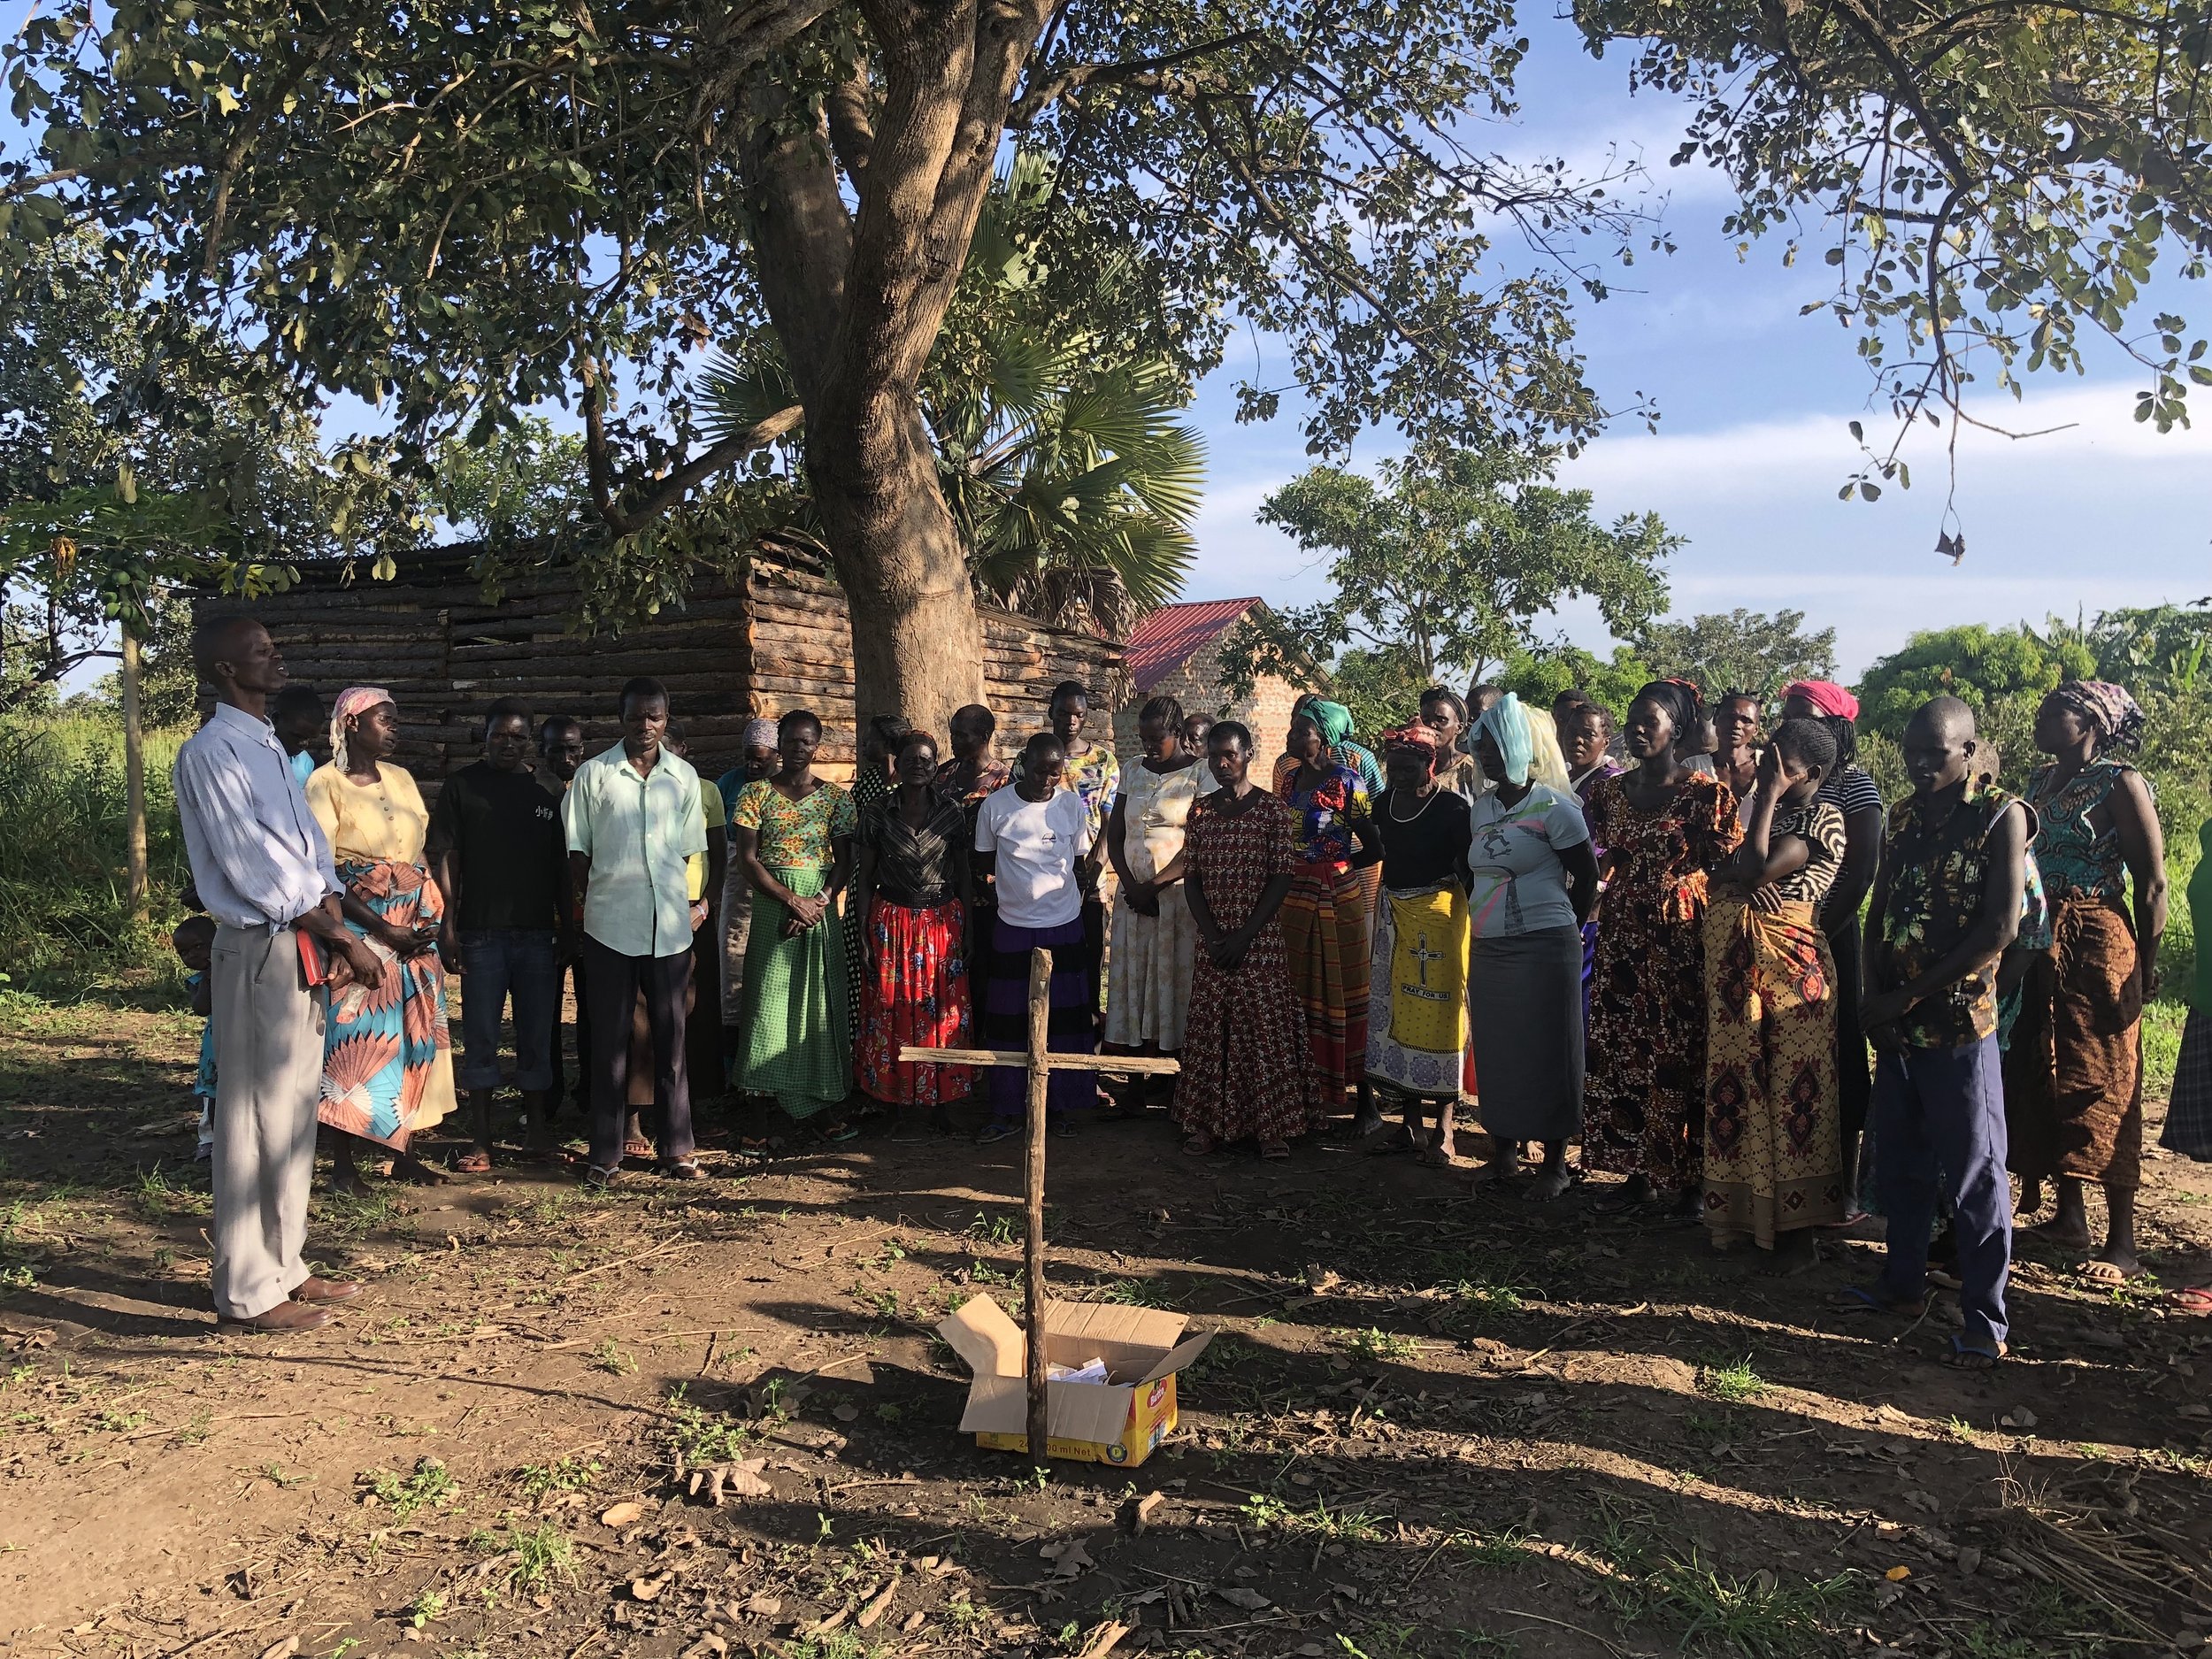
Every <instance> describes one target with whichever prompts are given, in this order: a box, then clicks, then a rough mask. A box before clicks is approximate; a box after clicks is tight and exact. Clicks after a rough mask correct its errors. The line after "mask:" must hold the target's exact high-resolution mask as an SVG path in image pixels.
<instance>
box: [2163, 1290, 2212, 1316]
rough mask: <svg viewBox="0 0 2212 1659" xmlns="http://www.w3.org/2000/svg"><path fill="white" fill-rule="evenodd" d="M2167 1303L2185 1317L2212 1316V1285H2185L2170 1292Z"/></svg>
mask: <svg viewBox="0 0 2212 1659" xmlns="http://www.w3.org/2000/svg"><path fill="white" fill-rule="evenodd" d="M2166 1305H2167V1306H2168V1307H2169V1308H2170V1309H2171V1310H2173V1311H2174V1312H2176V1313H2177V1314H2180V1315H2182V1316H2183V1317H2185V1318H2191V1319H2208V1318H2212V1285H2185V1286H2182V1287H2181V1288H2180V1289H2179V1290H2177V1291H2171V1292H2170V1293H2168V1294H2167V1297H2166Z"/></svg>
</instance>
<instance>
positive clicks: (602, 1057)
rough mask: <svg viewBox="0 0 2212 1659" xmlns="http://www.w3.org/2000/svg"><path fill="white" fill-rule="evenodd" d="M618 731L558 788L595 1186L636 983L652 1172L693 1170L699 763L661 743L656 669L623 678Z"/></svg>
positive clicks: (701, 914)
mask: <svg viewBox="0 0 2212 1659" xmlns="http://www.w3.org/2000/svg"><path fill="white" fill-rule="evenodd" d="M621 712H622V741H620V742H619V743H618V744H616V745H615V746H614V747H613V748H612V749H608V750H606V751H605V752H604V753H603V754H599V755H595V756H594V757H592V758H591V759H589V760H588V761H586V762H585V763H584V764H582V765H580V766H579V767H578V768H577V769H576V776H575V778H574V779H573V780H572V781H571V783H570V784H569V787H568V793H567V794H566V795H563V796H562V797H561V822H562V824H563V825H564V826H565V828H566V830H567V832H568V851H569V864H570V868H571V870H572V872H573V874H574V877H575V885H576V891H577V892H579V893H580V894H582V895H583V896H584V946H583V956H584V983H585V986H586V987H587V988H586V995H587V996H588V999H589V1001H590V1008H589V1010H588V1019H589V1021H590V1025H591V1164H590V1166H589V1168H588V1169H587V1170H586V1171H585V1179H587V1180H588V1181H592V1182H594V1183H597V1184H602V1185H603V1184H604V1183H606V1182H607V1181H610V1180H611V1179H614V1175H615V1172H616V1171H618V1170H619V1169H620V1168H621V1166H622V1129H623V1119H624V1116H625V1112H626V1104H625V1102H626V1099H627V1097H628V1094H629V1082H630V1021H631V1016H632V1011H633V1010H634V1009H635V1007H636V1005H637V999H638V995H639V993H640V992H642V993H643V994H644V996H645V1008H646V1014H647V1018H648V1019H649V1023H650V1024H651V1025H652V1030H653V1065H654V1079H653V1081H654V1090H653V1092H654V1098H655V1099H656V1100H657V1101H660V1102H664V1108H663V1110H662V1112H661V1114H660V1117H661V1121H660V1122H658V1123H657V1124H656V1125H654V1138H655V1140H656V1141H657V1142H658V1143H659V1148H660V1169H661V1173H662V1174H664V1175H665V1176H668V1177H670V1178H671V1179H676V1180H696V1179H699V1166H698V1164H696V1163H695V1162H694V1161H693V1159H692V1153H693V1152H694V1151H695V1149H696V1148H695V1142H694V1141H693V1140H692V1133H691V1082H690V1078H689V1076H688V1073H687V1069H686V1067H685V1064H684V995H685V992H686V991H687V989H688V988H689V987H690V984H691V936H692V933H693V931H694V930H695V929H696V928H697V927H698V926H700V925H701V924H702V923H703V922H704V921H705V920H706V915H707V907H706V905H705V903H704V902H694V901H693V900H692V898H691V896H690V891H689V887H688V886H687V874H688V872H687V870H686V868H685V864H684V861H685V860H686V859H687V858H689V857H690V856H692V855H693V854H695V853H703V852H705V851H706V849H707V818H706V813H705V811H704V810H703V808H702V806H701V803H700V790H699V774H698V773H697V772H694V771H693V770H692V769H691V766H690V764H689V763H688V762H687V761H685V760H684V759H683V758H682V757H680V756H677V755H674V754H672V753H670V752H669V751H668V750H667V749H664V747H663V746H662V741H661V740H662V739H663V738H664V736H665V735H666V734H667V731H668V693H667V691H666V689H665V688H664V687H663V686H662V685H661V683H660V681H658V680H631V681H630V682H629V683H628V684H627V685H626V686H624V687H622V704H621Z"/></svg>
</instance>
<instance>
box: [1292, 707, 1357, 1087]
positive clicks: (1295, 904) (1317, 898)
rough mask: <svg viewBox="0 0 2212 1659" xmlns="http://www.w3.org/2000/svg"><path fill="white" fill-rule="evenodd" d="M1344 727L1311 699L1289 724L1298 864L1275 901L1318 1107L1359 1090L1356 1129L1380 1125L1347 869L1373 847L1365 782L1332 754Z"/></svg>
mask: <svg viewBox="0 0 2212 1659" xmlns="http://www.w3.org/2000/svg"><path fill="white" fill-rule="evenodd" d="M1351 730H1352V716H1351V711H1350V710H1348V709H1346V708H1345V706H1344V705H1343V704H1342V703H1331V702H1329V701H1327V700H1326V699H1325V698H1319V697H1317V698H1313V699H1311V700H1310V701H1309V702H1308V703H1306V704H1305V706H1304V707H1303V708H1302V710H1300V711H1299V713H1298V714H1297V715H1296V716H1295V717H1294V718H1293V719H1292V721H1291V723H1290V752H1291V756H1292V757H1294V761H1295V764H1294V765H1293V766H1292V767H1291V769H1290V770H1289V772H1287V773H1286V774H1285V775H1284V776H1283V777H1282V779H1281V781H1280V782H1279V784H1278V785H1277V789H1276V793H1277V794H1279V795H1281V797H1282V798H1283V799H1284V800H1285V801H1286V802H1287V803H1289V804H1290V809H1291V810H1292V811H1293V812H1294V813H1295V814H1296V815H1297V818H1298V869H1297V874H1296V878H1295V879H1294V880H1293V881H1292V883H1291V888H1290V896H1289V897H1288V898H1286V900H1284V901H1283V909H1282V928H1283V943H1284V946H1285V948H1286V950H1287V951H1288V953H1289V956H1290V978H1291V988H1292V990H1293V991H1294V993H1295V994H1296V995H1297V997H1298V1000H1299V1002H1301V1003H1302V1004H1303V1006H1304V1008H1305V1010H1306V1038H1307V1046H1308V1047H1309V1048H1310V1049H1311V1051H1312V1054H1313V1065H1314V1070H1315V1071H1317V1072H1318V1073H1319V1074H1320V1083H1321V1106H1322V1110H1324V1111H1331V1112H1334V1111H1340V1110H1343V1105H1344V1092H1345V1090H1346V1089H1348V1088H1356V1089H1357V1090H1358V1091H1359V1117H1360V1125H1359V1126H1360V1127H1361V1128H1362V1129H1363V1130H1364V1129H1366V1128H1370V1127H1372V1126H1374V1125H1376V1124H1378V1123H1379V1122H1380V1119H1379V1118H1376V1116H1375V1108H1374V1102H1373V1097H1372V1096H1371V1094H1370V1093H1369V1091H1368V1087H1367V991H1368V974H1369V954H1368V941H1367V920H1368V903H1367V882H1366V880H1365V879H1364V877H1363V874H1362V872H1359V871H1357V870H1355V869H1354V868H1353V867H1352V860H1353V857H1354V856H1356V854H1358V853H1359V851H1360V850H1361V849H1362V848H1364V847H1371V846H1372V845H1373V844H1374V826H1373V823H1372V820H1371V818H1370V817H1369V805H1370V801H1371V797H1370V795H1369V793H1368V788H1367V784H1366V780H1364V779H1363V778H1362V777H1361V776H1360V774H1359V772H1357V771H1356V770H1355V769H1354V768H1352V767H1350V766H1348V765H1346V764H1343V763H1342V762H1340V761H1339V760H1336V759H1335V758H1333V754H1332V746H1333V745H1336V744H1340V743H1342V742H1343V741H1345V739H1346V738H1348V736H1350V734H1351Z"/></svg>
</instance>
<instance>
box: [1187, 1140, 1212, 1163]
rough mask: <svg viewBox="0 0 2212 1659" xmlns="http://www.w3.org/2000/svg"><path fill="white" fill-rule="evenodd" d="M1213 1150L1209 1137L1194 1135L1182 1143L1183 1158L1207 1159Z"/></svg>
mask: <svg viewBox="0 0 2212 1659" xmlns="http://www.w3.org/2000/svg"><path fill="white" fill-rule="evenodd" d="M1213 1149H1214V1138H1213V1137H1212V1136H1211V1135H1202V1134H1194V1135H1192V1136H1190V1137H1188V1138H1187V1139H1186V1140H1185V1141H1184V1142H1183V1156H1185V1157H1187V1158H1202V1157H1208V1156H1211V1155H1212V1152H1213Z"/></svg>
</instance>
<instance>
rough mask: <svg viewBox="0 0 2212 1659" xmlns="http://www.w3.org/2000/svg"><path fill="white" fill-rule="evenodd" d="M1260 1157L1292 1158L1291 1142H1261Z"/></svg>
mask: <svg viewBox="0 0 2212 1659" xmlns="http://www.w3.org/2000/svg"><path fill="white" fill-rule="evenodd" d="M1260 1156H1262V1157H1263V1158H1286V1157H1288V1156H1290V1142H1288V1141H1261V1142H1260Z"/></svg>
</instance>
